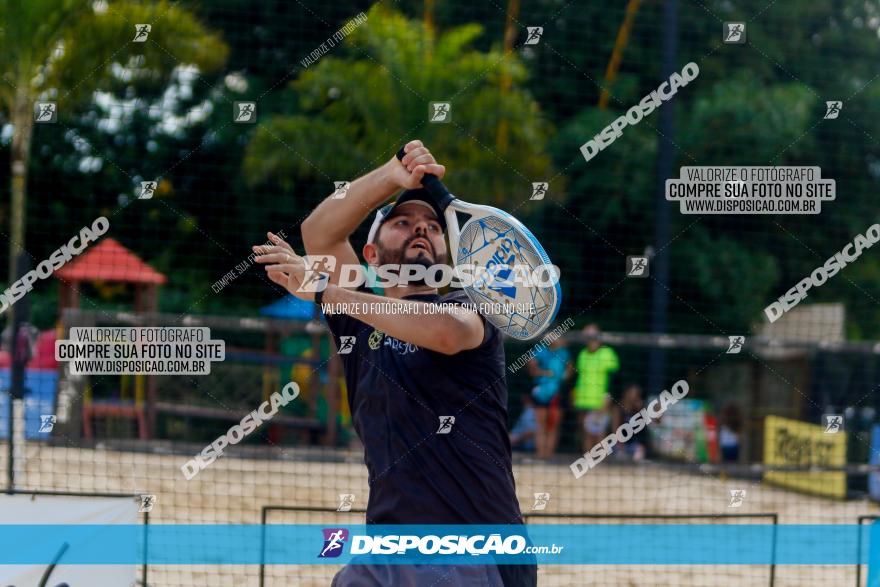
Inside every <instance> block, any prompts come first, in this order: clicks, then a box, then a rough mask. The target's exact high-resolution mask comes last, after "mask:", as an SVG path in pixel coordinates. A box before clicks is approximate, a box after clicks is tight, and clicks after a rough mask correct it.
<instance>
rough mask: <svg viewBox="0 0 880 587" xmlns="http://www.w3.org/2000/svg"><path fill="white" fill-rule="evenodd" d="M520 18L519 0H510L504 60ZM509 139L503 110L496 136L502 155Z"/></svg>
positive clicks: (505, 76) (504, 76)
mask: <svg viewBox="0 0 880 587" xmlns="http://www.w3.org/2000/svg"><path fill="white" fill-rule="evenodd" d="M518 18H519V0H509V1H508V3H507V19H506V21H505V23H504V60H505V61H507V56H508V55H510V53H511V51H513V42H514V41H515V40H516V20H517V19H518ZM506 65H507V64H506V63H505V66H504V67H502V68H501V87H500V90H501V91H500V94H501V99H500V100H499V102H500V103H501V104H504V98H505V97H506V96H507V94H508V92H509V91H510V84H511V79H510V74H509V73H508V71H507V67H506ZM508 141H509V130H508V126H507V118H505V114H504V112H503V111H502V113H501V120H499V121H498V136H497V137H496V141H495V144H496V146H497V147H498V152H499V154H500V155H501V156H504V154H505V153H506V152H507V144H508Z"/></svg>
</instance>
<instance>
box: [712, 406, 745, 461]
mask: <svg viewBox="0 0 880 587" xmlns="http://www.w3.org/2000/svg"><path fill="white" fill-rule="evenodd" d="M741 427H742V417H741V415H740V411H739V407H738V406H737V405H736V404H727V406H725V408H724V411H723V412H722V413H721V429H720V430H719V432H718V446H719V447H720V448H721V461H722V462H725V463H735V462H737V461H738V460H739V433H740V428H741Z"/></svg>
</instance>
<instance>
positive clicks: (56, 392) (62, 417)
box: [0, 238, 347, 446]
mask: <svg viewBox="0 0 880 587" xmlns="http://www.w3.org/2000/svg"><path fill="white" fill-rule="evenodd" d="M55 275H56V277H57V278H58V279H59V304H58V312H59V321H58V323H57V326H56V328H55V329H53V330H47V331H44V332H42V333H37V332H36V329H35V328H33V327H28V329H27V333H28V337H29V338H30V347H31V348H30V349H29V356H30V358H29V360H28V362H27V366H26V369H25V385H24V388H25V402H24V403H25V406H26V412H25V414H24V423H23V426H24V428H25V429H26V434H27V437H28V438H43V439H45V438H47V435H46V434H40V433H39V426H40V417H41V415H44V414H57V422H56V430H57V431H59V432H61V433H63V434H64V435H65V436H66V437H67V438H69V439H79V438H82V440H83V441H85V442H86V443H87V444H90V443H94V442H96V441H98V440H101V439H107V438H136V439H138V440H142V441H143V440H155V439H159V438H165V439H167V438H168V434H167V433H166V432H160V431H159V426H160V423H161V420H162V419H169V418H171V419H174V418H176V419H182V420H184V422H185V423H186V427H187V428H191V427H192V425H193V424H194V423H195V424H196V428H198V427H199V424H201V423H204V422H206V421H207V422H213V423H217V422H226V424H224V425H225V426H227V427H228V426H229V425H231V424H233V423H235V422H236V421H238V420H240V419H241V414H240V413H239V409H238V408H239V407H241V408H242V409H245V408H247V411H249V410H250V409H253V408H248V406H250V405H251V403H254V402H255V403H254V405H258V404H259V403H260V402H262V401H264V400H265V399H268V397H269V396H270V395H271V394H272V393H273V392H275V391H278V390H279V389H281V388H282V387H283V386H284V385H285V384H286V383H287V382H288V381H296V382H297V383H298V385H299V386H300V389H301V390H302V394H301V402H304V403H305V405H304V406H298V408H297V410H296V415H288V414H278V415H277V416H276V417H275V418H274V419H273V421H272V424H271V427H270V432H269V442H276V441H281V437H282V436H283V433H282V432H283V430H286V429H292V430H294V431H296V432H295V433H296V434H297V435H298V437H299V439H300V440H301V441H303V442H309V443H314V444H327V445H331V446H332V445H334V444H335V443H336V442H337V439H338V419H339V416H340V411H341V412H342V413H343V415H342V417H343V418H347V416H346V414H347V403H346V402H345V401H343V399H344V396H342V394H343V393H344V382H343V381H342V379H341V374H342V370H341V365H340V364H339V361H338V359H337V358H336V356H335V354H331V347H332V339H331V337H330V336H329V334H328V333H327V331H326V329H325V328H324V326H323V325H322V324H321V322H320V314H316V312H317V310H316V306H315V304H313V303H309V302H304V301H302V300H298V299H296V298H294V297H293V296H285V297H284V298H281V299H279V300H277V301H275V302H273V303H272V304H269V305H268V306H266V307H264V308H262V309H261V310H260V313H261V314H262V315H263V316H264V318H234V317H216V316H199V317H193V316H185V317H183V319H181V317H180V316H179V315H171V314H160V313H158V312H157V309H158V298H159V292H160V288H161V286H162V285H163V284H165V283H166V282H167V278H166V276H165V275H163V274H162V273H160V272H159V271H157V270H156V269H154V268H153V267H152V266H150V265H149V264H148V263H146V262H145V261H143V260H142V259H141V258H140V257H138V256H137V255H136V254H134V253H133V252H132V251H130V250H129V249H127V248H126V247H124V246H123V245H122V244H120V243H119V242H118V241H116V240H115V239H113V238H105V239H102V240H101V241H100V242H99V243H97V244H96V245H95V246H94V247H92V248H90V249H89V250H88V251H86V252H85V253H84V254H82V255H81V256H79V257H77V258H76V259H74V260H73V261H72V262H70V263H69V264H68V265H66V266H65V267H63V268H61V269H60V270H59V271H57V272H56V274H55ZM84 284H92V285H101V286H106V284H113V285H117V286H122V287H127V288H131V290H132V291H133V311H132V312H119V311H117V312H112V311H105V310H84V309H82V308H80V301H81V290H82V288H83V285H84ZM181 325H185V326H196V325H198V326H207V327H209V328H211V329H212V331H213V333H212V337H213V338H222V339H223V340H224V341H225V342H226V343H227V344H226V361H225V362H224V363H223V364H222V365H216V366H215V369H220V370H227V371H229V370H235V369H236V368H238V369H240V370H245V371H254V370H256V371H257V372H258V373H259V377H258V379H254V378H253V377H252V376H248V377H244V378H242V380H241V382H240V388H239V389H237V390H234V391H233V392H232V393H226V394H224V396H225V397H223V398H222V401H220V402H217V401H212V400H210V399H209V401H207V402H206V401H199V400H200V399H202V398H199V397H196V394H195V393H193V390H194V388H198V387H199V386H200V385H202V384H204V383H205V381H208V382H209V383H207V384H206V385H208V386H210V385H214V384H213V383H211V381H212V380H211V376H210V375H208V376H207V377H206V378H205V377H203V376H199V377H198V381H197V380H196V379H197V378H186V380H187V381H186V383H184V385H183V387H189V389H188V390H181V389H178V390H177V393H176V394H175V396H174V397H170V396H165V395H163V389H165V386H166V383H167V381H166V379H168V378H163V377H162V376H151V375H144V374H139V375H116V376H112V375H107V376H76V375H71V374H70V372H69V364H68V363H58V362H56V361H55V351H54V347H55V340H56V339H60V340H63V339H67V338H69V333H70V328H72V327H77V326H79V327H83V326H181ZM32 331H33V332H32ZM220 333H222V334H220ZM11 366H12V359H11V356H10V353H9V352H6V351H0V383H2V382H4V381H6V380H7V379H9V376H10V371H9V369H10V367H11ZM228 375H229V373H226V376H223V377H221V379H223V380H224V382H223V384H227V383H228V381H233V380H235V378H234V377H231V378H230V377H228ZM248 375H252V373H250V372H249V373H248ZM170 379H177V380H178V383H180V380H181V379H183V378H170ZM5 385H6V386H8V385H9V383H8V381H6V383H5ZM319 388H320V389H319ZM242 389H244V390H245V391H242ZM251 390H252V391H253V392H257V391H258V392H259V393H258V394H257V393H251ZM211 395H213V394H211ZM56 396H57V397H56ZM7 397H8V396H6V395H4V396H3V398H0V403H2V402H3V400H4V399H5V398H7ZM235 397H241V399H243V400H244V399H245V398H247V399H246V400H245V401H243V403H242V405H241V406H238V405H236V406H235V407H232V408H231V407H229V406H228V405H227V403H234V398H235ZM218 403H220V404H222V405H224V406H226V407H217V405H218ZM0 409H3V406H0ZM3 413H4V414H5V413H6V412H5V409H4V410H3ZM6 420H8V418H7V419H5V420H4V419H2V418H0V435H6V436H8V422H7V421H6ZM16 428H18V424H17V425H16Z"/></svg>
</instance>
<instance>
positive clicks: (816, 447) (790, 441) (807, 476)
mask: <svg viewBox="0 0 880 587" xmlns="http://www.w3.org/2000/svg"><path fill="white" fill-rule="evenodd" d="M764 464H765V465H780V466H786V467H794V466H804V465H815V466H822V467H839V466H843V465H845V464H846V432H842V431H841V432H836V433H826V432H825V429H824V428H823V427H822V426H816V425H815V424H807V423H806V422H800V421H798V420H789V419H788V418H780V417H778V416H767V418H766V419H765V420H764ZM764 480H765V481H769V482H771V483H775V484H777V485H782V486H783V487H789V488H791V489H796V490H798V491H803V492H806V493H813V494H815V495H825V496H828V497H837V498H844V497H846V473H844V472H842V471H841V472H816V473H779V472H768V473H765V474H764Z"/></svg>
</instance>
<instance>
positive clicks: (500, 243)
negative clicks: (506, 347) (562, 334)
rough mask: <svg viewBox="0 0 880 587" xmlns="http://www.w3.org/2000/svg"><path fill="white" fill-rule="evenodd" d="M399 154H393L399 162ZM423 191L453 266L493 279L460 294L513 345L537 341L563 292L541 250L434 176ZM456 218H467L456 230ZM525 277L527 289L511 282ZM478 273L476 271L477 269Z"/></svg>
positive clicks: (509, 222) (514, 225) (527, 235)
mask: <svg viewBox="0 0 880 587" xmlns="http://www.w3.org/2000/svg"><path fill="white" fill-rule="evenodd" d="M404 154H405V153H404V151H403V149H401V150H400V151H398V153H397V159H398V160H402V159H403V156H404ZM422 185H423V186H424V187H425V189H426V190H427V191H428V193H430V194H431V195H432V196H433V197H434V198H435V199H436V201H437V203H438V204H439V207H440V209H441V210H442V211H443V213H444V216H445V218H446V227H447V233H448V234H449V250H450V251H451V252H452V254H453V259H454V260H455V266H456V267H459V266H462V265H471V266H473V267H475V268H481V267H482V268H484V269H485V270H486V272H487V274H488V275H491V276H492V277H493V278H492V279H488V280H486V279H475V280H472V283H471V285H466V286H465V288H464V290H465V292H466V293H467V295H468V297H469V298H470V299H471V301H472V302H473V303H474V305H476V307H477V308H478V309H479V310H480V313H481V314H482V315H483V316H484V317H485V318H486V320H488V321H489V322H491V323H492V324H493V325H495V326H496V327H498V329H499V330H501V331H502V332H504V333H505V334H507V335H508V336H510V337H512V338H516V339H518V340H530V339H532V338H535V337H537V336H538V335H540V334H541V333H542V332H544V330H545V329H546V328H547V327H548V326H549V325H550V324H551V323H552V322H553V320H554V319H555V318H556V314H557V312H559V307H560V306H561V305H562V288H560V286H559V276H558V274H557V273H556V268H555V267H554V266H553V264H552V263H551V262H550V257H548V256H547V253H546V252H545V251H544V247H542V246H541V243H540V242H538V239H537V238H535V235H533V234H532V233H531V232H530V231H529V229H528V228H526V227H525V226H524V225H523V224H522V222H520V221H519V220H517V219H516V218H514V217H513V216H511V215H510V214H508V213H507V212H504V211H502V210H499V209H498V208H493V207H491V206H482V205H479V204H469V203H468V202H463V201H461V200H459V199H458V198H456V197H455V196H453V195H452V194H451V193H450V192H449V190H448V189H446V186H445V185H443V182H441V181H440V180H439V179H438V178H437V176H436V175H431V174H428V173H426V174H425V175H424V177H422ZM456 212H462V213H463V214H468V215H469V216H470V218H468V219H467V220H466V221H465V223H464V225H463V226H461V227H460V228H459V224H458V216H457V215H456ZM514 268H518V269H519V271H518V273H519V275H520V277H523V276H525V273H529V274H530V275H531V277H532V278H537V279H530V281H531V282H532V283H530V284H529V283H524V282H525V281H526V280H525V279H516V278H515V274H514ZM477 271H479V269H477Z"/></svg>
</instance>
